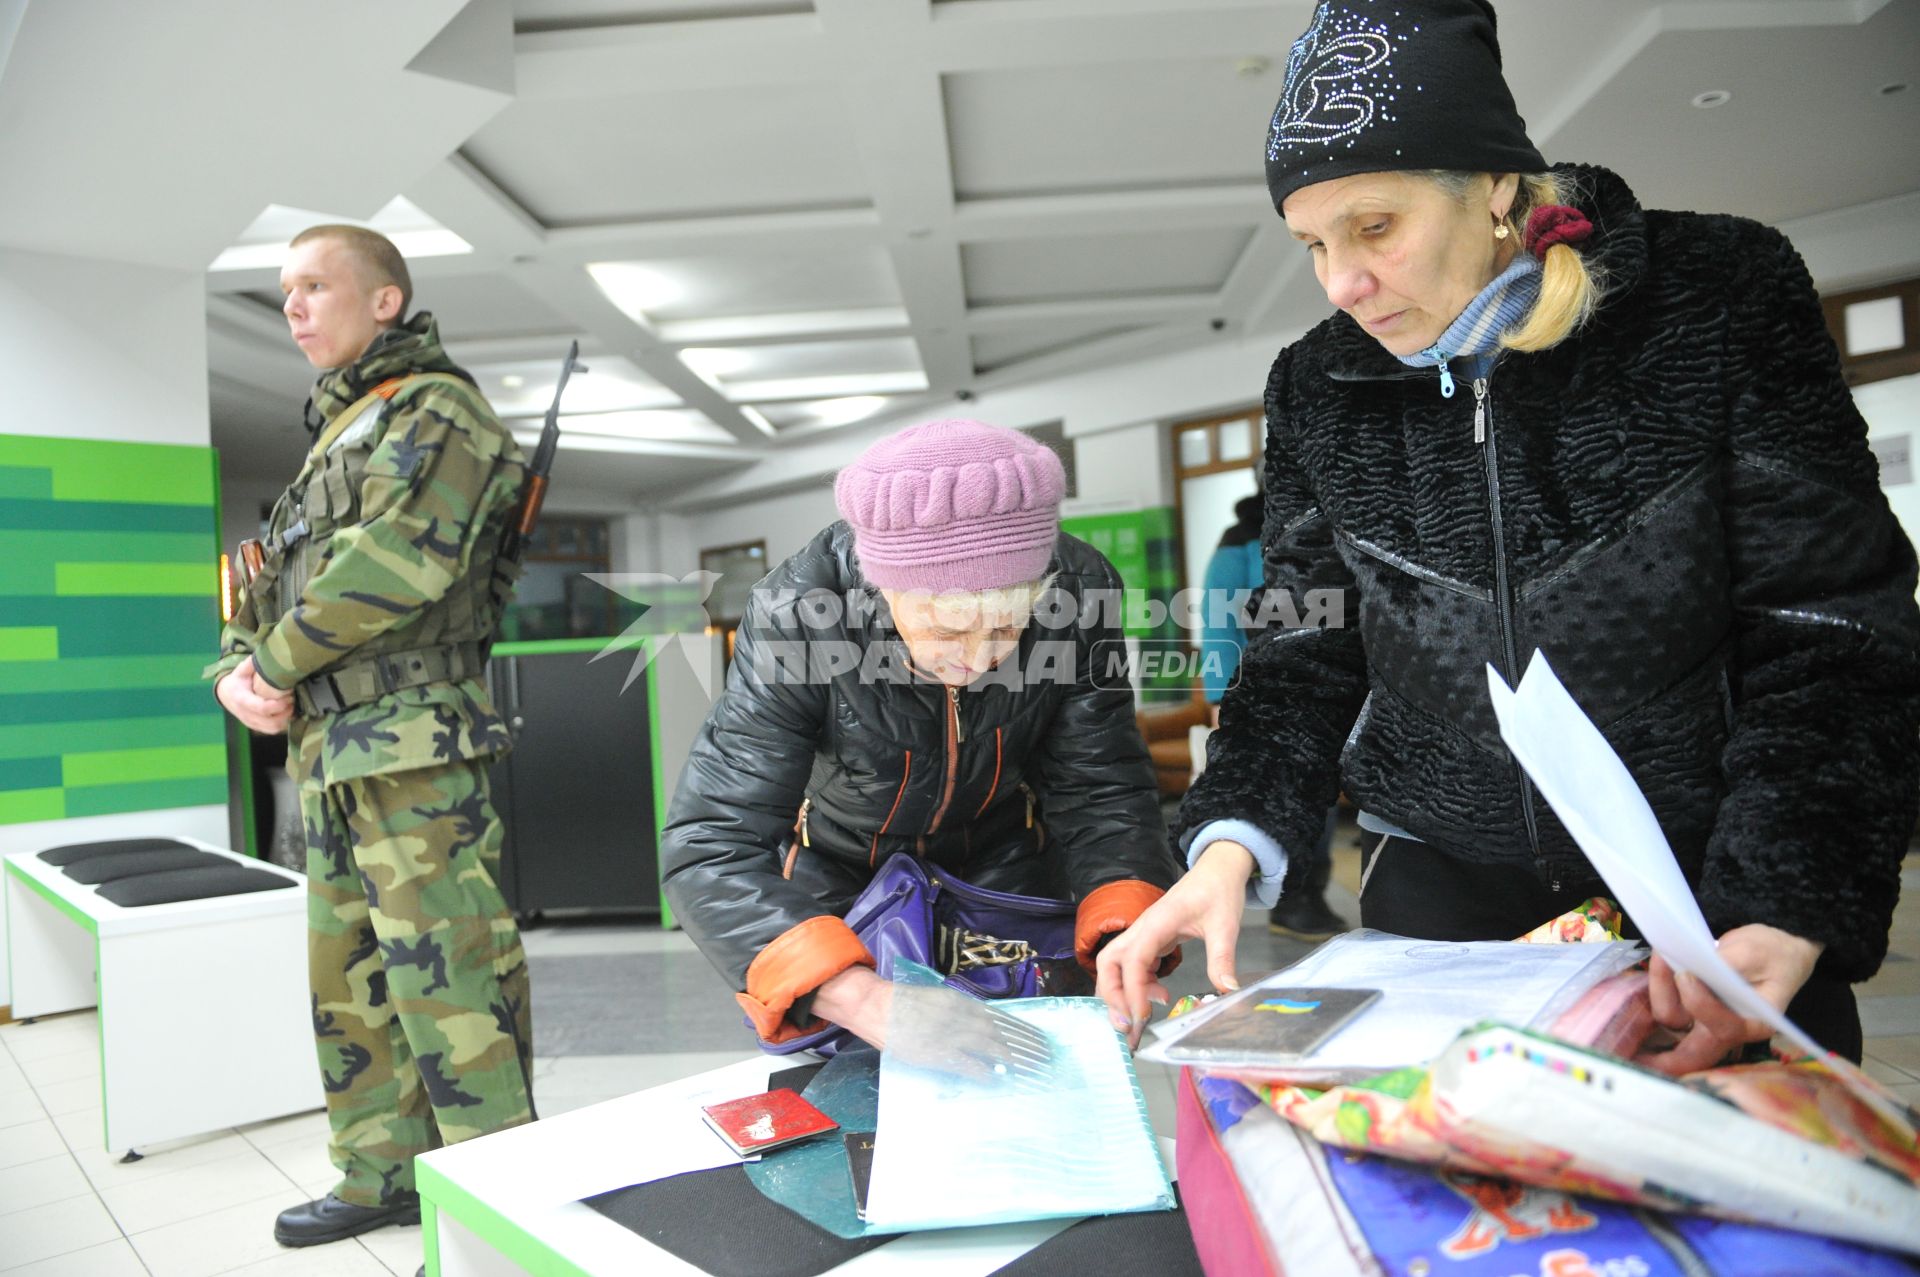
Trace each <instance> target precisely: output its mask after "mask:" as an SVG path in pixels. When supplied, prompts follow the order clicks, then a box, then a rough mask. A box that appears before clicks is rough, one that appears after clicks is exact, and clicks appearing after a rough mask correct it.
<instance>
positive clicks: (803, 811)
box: [800, 796, 813, 847]
mask: <svg viewBox="0 0 1920 1277" xmlns="http://www.w3.org/2000/svg"><path fill="white" fill-rule="evenodd" d="M812 809H813V798H812V797H811V796H809V797H806V798H802V799H801V800H800V845H801V846H802V847H811V846H813V839H811V838H809V837H807V813H808V812H809V811H811V810H812Z"/></svg>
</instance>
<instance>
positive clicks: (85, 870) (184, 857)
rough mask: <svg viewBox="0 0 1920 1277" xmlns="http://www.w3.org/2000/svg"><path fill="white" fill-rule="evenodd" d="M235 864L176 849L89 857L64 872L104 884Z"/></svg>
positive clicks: (207, 853) (189, 849)
mask: <svg viewBox="0 0 1920 1277" xmlns="http://www.w3.org/2000/svg"><path fill="white" fill-rule="evenodd" d="M232 863H233V862H232V861H230V860H228V859H227V858H226V857H225V856H220V855H216V854H214V853H213V852H211V851H202V850H200V849H199V848H198V847H176V848H173V849H171V850H165V849H161V850H154V851H116V852H113V853H111V854H109V855H105V856H88V857H87V858H86V859H85V860H76V861H74V862H73V863H72V864H70V865H68V866H67V867H66V868H64V869H62V870H61V871H60V872H61V873H63V874H65V875H66V876H67V877H69V878H71V879H73V880H74V881H75V882H87V883H101V882H118V881H119V880H120V879H122V878H133V877H138V876H140V875H142V874H154V873H163V872H165V871H166V870H169V869H192V868H195V867H196V866H199V865H228V864H232Z"/></svg>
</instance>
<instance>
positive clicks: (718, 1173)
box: [587, 1083, 893, 1277]
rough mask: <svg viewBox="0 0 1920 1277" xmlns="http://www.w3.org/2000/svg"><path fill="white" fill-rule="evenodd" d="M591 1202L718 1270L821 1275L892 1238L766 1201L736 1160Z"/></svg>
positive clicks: (777, 1276)
mask: <svg viewBox="0 0 1920 1277" xmlns="http://www.w3.org/2000/svg"><path fill="white" fill-rule="evenodd" d="M788 1085H791V1084H790V1083H789V1084H788ZM587 1205H589V1206H591V1207H593V1209H595V1210H597V1211H599V1212H600V1213H601V1214H602V1215H605V1216H606V1217H607V1218H608V1219H610V1220H612V1221H613V1222H614V1223H616V1224H618V1225H620V1226H621V1227H622V1228H624V1229H627V1230H628V1231H629V1232H632V1233H637V1234H638V1235H640V1236H641V1237H644V1238H646V1239H647V1240H648V1241H650V1242H652V1243H653V1244H654V1245H656V1246H658V1247H659V1248H660V1249H662V1250H664V1251H667V1252H669V1253H671V1254H672V1255H674V1256H675V1257H676V1258H678V1259H681V1260H684V1261H685V1262H687V1263H689V1264H692V1265H693V1266H694V1267H696V1268H698V1269H700V1270H701V1271H703V1272H707V1273H711V1274H713V1277H818V1274H820V1273H824V1272H827V1271H829V1270H831V1269H833V1268H837V1267H839V1266H840V1265H841V1264H844V1263H846V1262H847V1261H848V1260H849V1259H852V1258H853V1257H854V1256H856V1255H862V1254H865V1253H866V1252H867V1251H870V1250H872V1249H873V1248H874V1247H876V1246H884V1245H885V1244H886V1243H888V1242H890V1241H892V1240H893V1238H892V1237H890V1236H889V1237H863V1238H860V1239H858V1240H855V1241H847V1240H845V1239H843V1238H839V1237H835V1236H834V1235H833V1234H832V1233H830V1232H828V1231H826V1230H825V1229H824V1228H817V1227H815V1226H814V1225H813V1224H811V1223H809V1222H807V1221H806V1220H804V1219H802V1218H800V1217H799V1216H798V1215H796V1214H794V1213H793V1212H792V1211H790V1210H788V1209H787V1208H786V1207H784V1206H779V1205H776V1204H775V1203H773V1202H771V1201H768V1200H767V1198H766V1197H765V1196H764V1195H762V1194H761V1192H760V1190H759V1189H757V1188H755V1187H754V1186H753V1184H752V1182H751V1181H749V1180H748V1179H747V1172H746V1171H745V1169H743V1168H742V1167H739V1166H722V1167H719V1168H717V1169H715V1170H709V1171H690V1172H688V1173H687V1174H685V1175H675V1176H673V1177H672V1178H671V1179H661V1180H655V1181H654V1182H653V1183H651V1184H635V1185H634V1186H633V1187H632V1188H620V1189H615V1190H614V1191H613V1192H611V1193H602V1194H600V1195H599V1196H598V1197H589V1198H588V1199H587Z"/></svg>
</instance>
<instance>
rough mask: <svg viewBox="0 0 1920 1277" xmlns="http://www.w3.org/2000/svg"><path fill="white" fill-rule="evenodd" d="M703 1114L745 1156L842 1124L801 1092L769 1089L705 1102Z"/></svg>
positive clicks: (716, 1130)
mask: <svg viewBox="0 0 1920 1277" xmlns="http://www.w3.org/2000/svg"><path fill="white" fill-rule="evenodd" d="M700 1113H701V1116H703V1117H705V1118H706V1120H707V1125H708V1126H711V1127H712V1128H713V1129H714V1131H715V1132H716V1133H717V1134H718V1135H719V1136H720V1138H721V1139H723V1140H725V1141H726V1142H727V1145H728V1146H729V1147H730V1148H732V1149H733V1151H734V1152H736V1153H738V1154H740V1156H742V1157H752V1156H753V1155H755V1154H757V1153H765V1152H769V1151H771V1150H772V1149H776V1148H784V1147H786V1146H787V1145H789V1144H793V1143H797V1142H798V1141H800V1140H804V1139H811V1138H812V1137H813V1136H815V1135H824V1134H826V1133H827V1132H828V1131H837V1130H839V1129H840V1124H839V1123H838V1122H836V1121H834V1120H833V1119H832V1118H830V1117H828V1116H827V1115H826V1114H825V1113H822V1112H821V1111H820V1110H819V1109H817V1108H815V1107H814V1106H813V1105H811V1104H809V1103H807V1101H806V1100H804V1099H802V1098H801V1097H800V1093H799V1092H798V1091H789V1090H785V1089H782V1090H778V1091H766V1092H763V1093H761V1094H759V1095H748V1096H743V1097H742V1098H740V1099H737V1100H728V1101H727V1102H726V1103H725V1104H703V1105H701V1106H700Z"/></svg>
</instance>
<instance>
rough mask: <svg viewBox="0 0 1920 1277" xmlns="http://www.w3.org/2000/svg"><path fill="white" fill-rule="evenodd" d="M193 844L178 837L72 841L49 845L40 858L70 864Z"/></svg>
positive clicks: (51, 862)
mask: <svg viewBox="0 0 1920 1277" xmlns="http://www.w3.org/2000/svg"><path fill="white" fill-rule="evenodd" d="M191 846H192V844H191V843H184V842H181V841H180V840H179V839H178V838H115V839H113V840H111V841H109V842H70V843H68V844H66V845H65V846H64V847H49V848H47V849H46V850H45V851H43V852H41V853H40V859H42V860H44V861H46V862H47V863H48V864H50V865H70V864H72V863H74V862H75V861H76V860H87V859H90V858H91V857H94V856H110V855H114V854H117V853H119V852H123V851H168V850H173V849H177V848H181V847H189V848H190V847H191Z"/></svg>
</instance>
